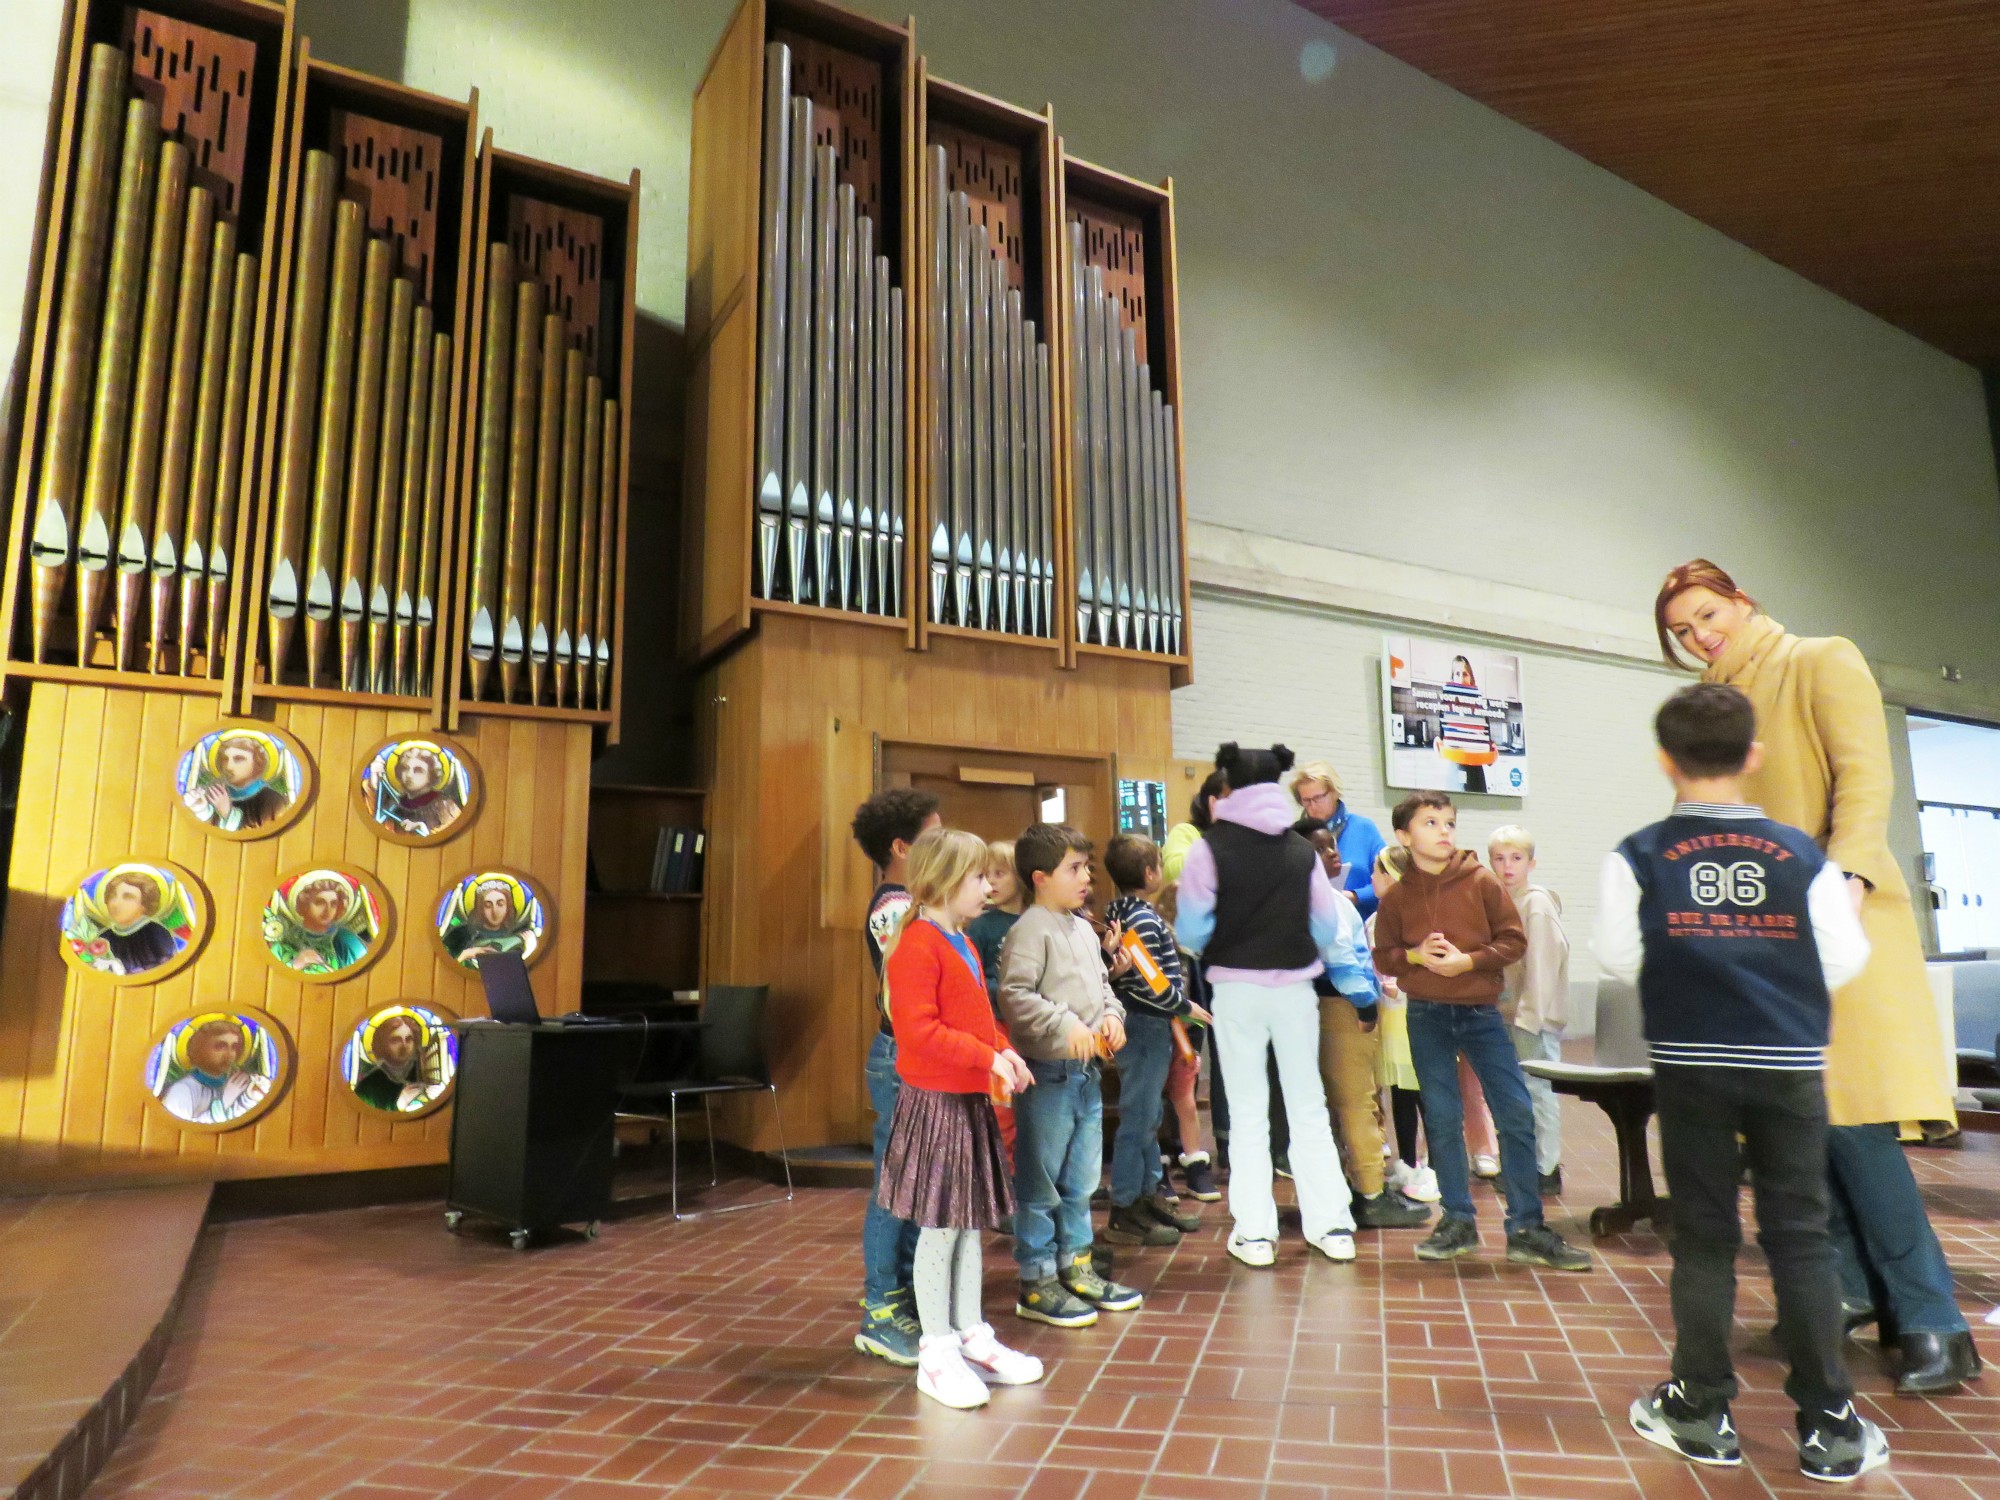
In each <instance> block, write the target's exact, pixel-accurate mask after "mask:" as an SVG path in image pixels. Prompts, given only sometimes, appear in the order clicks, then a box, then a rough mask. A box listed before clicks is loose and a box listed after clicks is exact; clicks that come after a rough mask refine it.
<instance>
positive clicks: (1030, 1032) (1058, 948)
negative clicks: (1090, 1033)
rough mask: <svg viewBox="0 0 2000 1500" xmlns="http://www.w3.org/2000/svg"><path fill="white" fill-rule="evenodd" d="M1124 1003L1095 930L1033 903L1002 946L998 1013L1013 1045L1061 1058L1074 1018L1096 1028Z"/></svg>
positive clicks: (1119, 1013) (1045, 1058) (1041, 1057)
mask: <svg viewBox="0 0 2000 1500" xmlns="http://www.w3.org/2000/svg"><path fill="white" fill-rule="evenodd" d="M1107 1012H1109V1013H1110V1014H1111V1015H1114V1016H1116V1017H1118V1019H1119V1020H1120V1021H1123V1020H1124V1019H1125V1007H1124V1006H1123V1005H1121V1004H1119V1003H1118V997H1117V996H1116V995H1114V994H1112V993H1111V981H1110V980H1109V979H1108V978H1106V977H1105V972H1104V950H1103V949H1102V948H1100V947H1098V945H1097V934H1096V933H1095V932H1093V931H1091V929H1090V924H1089V923H1088V922H1086V921H1084V919H1083V918H1082V917H1080V916H1078V915H1076V914H1075V913H1074V912H1054V911H1050V910H1049V909H1048V908H1047V907H1046V906H1030V907H1029V908H1028V909H1027V910H1026V911H1025V912H1023V913H1022V914H1021V920H1020V921H1018V922H1016V923H1015V924H1014V926H1013V929H1012V930H1011V931H1010V932H1009V933H1008V934H1007V941H1006V942H1005V943H1003V944H1002V945H1001V948H1000V1018H1001V1020H1003V1021H1005V1022H1006V1023H1007V1033H1008V1036H1009V1037H1010V1038H1011V1039H1012V1040H1013V1043H1014V1050H1015V1051H1017V1052H1019V1053H1020V1054H1021V1055H1022V1056H1023V1057H1032V1058H1035V1059H1036V1060H1038V1061H1040V1062H1060V1061H1062V1060H1063V1059H1064V1058H1066V1057H1067V1056H1069V1053H1068V1051H1067V1049H1066V1048H1065V1047H1064V1045H1063V1043H1064V1039H1065V1038H1066V1037H1067V1036H1068V1035H1069V1022H1070V1017H1072V1016H1074V1017H1075V1018H1076V1019H1077V1020H1078V1021H1081V1022H1082V1023H1083V1024H1084V1025H1085V1026H1087V1027H1093V1028H1094V1027H1095V1026H1096V1025H1097V1023H1098V1021H1100V1020H1101V1019H1102V1018H1103V1017H1104V1015H1105V1014H1106V1013H1107Z"/></svg>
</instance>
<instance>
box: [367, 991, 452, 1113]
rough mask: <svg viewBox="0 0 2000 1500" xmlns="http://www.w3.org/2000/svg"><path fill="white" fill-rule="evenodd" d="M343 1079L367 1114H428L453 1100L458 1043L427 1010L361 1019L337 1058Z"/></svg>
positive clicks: (393, 1009) (402, 1007)
mask: <svg viewBox="0 0 2000 1500" xmlns="http://www.w3.org/2000/svg"><path fill="white" fill-rule="evenodd" d="M340 1071H341V1076H342V1077H343V1078H345V1079H346V1080H347V1086H348V1088H350V1089H352V1090H353V1091H354V1097H355V1098H356V1099H358V1100H360V1101H361V1103H363V1104H365V1105H367V1106H368V1107H369V1108H370V1109H374V1110H380V1111H381V1112H382V1113H383V1114H388V1115H402V1116H405V1117H409V1116H414V1115H423V1114H428V1113H430V1111H432V1110H433V1109H436V1108H438V1107H439V1106H440V1105H442V1104H444V1103H445V1102H446V1101H447V1100H448V1099H449V1098H450V1097H451V1089H452V1084H453V1083H454V1082H455V1081H456V1080H457V1078H458V1037H457V1036H456V1035H455V1034H454V1033H453V1032H452V1031H451V1029H450V1023H449V1020H448V1018H447V1017H445V1016H444V1015H442V1014H440V1013H439V1012H437V1011H435V1010H432V1009H431V1008H430V1007H428V1006H423V1005H414V1004H398V1005H390V1006H385V1007H384V1008H382V1009H380V1010H377V1011H375V1012H373V1013H372V1014H370V1015H367V1016H364V1017H363V1018H362V1020H361V1023H360V1024H359V1025H358V1026H356V1027H355V1028H354V1031H353V1032H352V1034H351V1035H350V1036H349V1037H348V1039H347V1045H346V1047H345V1048H343V1049H342V1051H341V1056H340Z"/></svg>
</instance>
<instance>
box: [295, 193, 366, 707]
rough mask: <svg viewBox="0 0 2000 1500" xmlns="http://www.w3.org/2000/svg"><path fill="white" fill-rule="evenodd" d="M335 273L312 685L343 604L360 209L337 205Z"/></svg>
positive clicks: (312, 572)
mask: <svg viewBox="0 0 2000 1500" xmlns="http://www.w3.org/2000/svg"><path fill="white" fill-rule="evenodd" d="M333 217H334V225H333V275H332V282H331V291H330V293H329V295H328V299H327V316H326V361H325V365H324V368H323V372H322V375H321V379H320V403H319V445H318V453H317V455H316V457H315V459H314V465H313V501H312V524H311V527H310V530H309V541H308V543H307V547H306V596H305V615H306V685H307V686H308V687H317V686H319V671H320V664H321V662H322V661H323V660H324V659H325V656H326V644H327V638H328V636H329V634H330V633H331V631H332V629H333V615H334V609H335V606H336V604H337V602H338V601H337V599H336V596H335V594H334V577H333V575H334V572H335V570H336V569H338V568H339V566H340V517H341V507H342V501H343V500H344V499H345V498H346V493H347V448H348V441H349V439H350V438H351V437H352V436H353V433H352V424H353V420H354V362H355V354H356V352H357V350H356V345H357V344H358V343H359V341H360V340H359V336H358V334H359V323H360V319H361V275H362V271H361V262H362V255H363V251H364V250H365V248H366V245H365V241H366V231H365V228H364V226H363V224H362V219H361V205H360V204H358V203H356V202H354V201H353V200H352V199H347V198H343V199H342V200H341V201H340V202H339V203H338V204H336V205H335V207H334V215H333Z"/></svg>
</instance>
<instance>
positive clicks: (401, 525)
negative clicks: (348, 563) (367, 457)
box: [365, 276, 429, 693]
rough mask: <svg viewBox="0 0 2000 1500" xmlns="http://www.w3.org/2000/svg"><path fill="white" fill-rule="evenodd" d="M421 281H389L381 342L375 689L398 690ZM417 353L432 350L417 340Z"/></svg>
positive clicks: (371, 632) (370, 656) (372, 628)
mask: <svg viewBox="0 0 2000 1500" xmlns="http://www.w3.org/2000/svg"><path fill="white" fill-rule="evenodd" d="M416 301H417V284H416V283H415V282H414V281H411V280H410V279H409V278H408V277H407V276H397V277H395V278H394V279H393V280H392V281H391V282H390V283H389V321H388V324H387V326H386V328H385V330H384V335H383V342H382V402H381V412H382V416H381V433H380V441H379V444H378V454H377V457H376V460H375V496H374V503H373V507H372V508H373V512H374V514H373V515H372V517H371V518H370V522H369V524H370V525H371V526H372V527H373V528H374V531H373V541H372V545H371V546H370V547H369V552H368V636H367V640H368V650H367V654H366V658H365V659H366V661H367V670H366V674H365V676H366V683H367V688H368V691H370V692H372V693H393V692H395V691H396V673H395V663H394V660H393V658H391V656H390V654H389V626H390V623H391V622H392V621H393V619H394V618H395V605H394V601H393V600H392V599H391V598H390V597H389V591H390V590H391V589H392V588H393V587H395V583H396V543H397V538H398V537H399V536H400V535H402V533H403V532H404V531H406V530H407V529H408V526H409V522H410V519H411V518H410V517H409V516H408V515H406V514H404V513H403V511H402V506H401V500H402V493H403V462H404V442H405V433H404V426H405V424H406V422H407V421H408V416H409V401H410V355H411V349H412V347H413V345H412V336H413V334H414V331H415V322H416ZM414 347H415V349H416V357H417V358H418V359H419V360H423V359H425V358H426V357H427V356H428V354H429V351H428V350H427V349H425V348H424V347H423V346H422V345H415V346H414Z"/></svg>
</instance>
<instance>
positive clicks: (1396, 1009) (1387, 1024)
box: [1375, 1000, 1417, 1089]
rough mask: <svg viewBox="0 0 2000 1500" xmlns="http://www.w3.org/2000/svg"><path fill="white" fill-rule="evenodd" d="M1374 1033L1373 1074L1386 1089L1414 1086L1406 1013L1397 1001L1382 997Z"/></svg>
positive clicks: (1405, 1009) (1415, 1073)
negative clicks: (1376, 1043) (1375, 1037)
mask: <svg viewBox="0 0 2000 1500" xmlns="http://www.w3.org/2000/svg"><path fill="white" fill-rule="evenodd" d="M1381 1016H1382V1019H1381V1021H1380V1022H1379V1023H1378V1024H1377V1026H1376V1028H1375V1029H1376V1033H1377V1035H1378V1036H1379V1037H1380V1039H1381V1042H1380V1045H1379V1047H1378V1048H1377V1049H1376V1057H1375V1076H1376V1078H1377V1079H1378V1080H1379V1081H1380V1082H1381V1085H1382V1087H1383V1088H1386V1089H1414V1088H1415V1087H1416V1086H1417V1064H1416V1060H1415V1059H1414V1058H1412V1057H1411V1056H1410V1012H1409V1010H1408V1008H1407V1007H1405V1006H1404V1005H1402V1004H1401V1003H1397V1002H1391V1001H1388V1000H1384V1001H1383V1002H1382V1010H1381Z"/></svg>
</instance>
